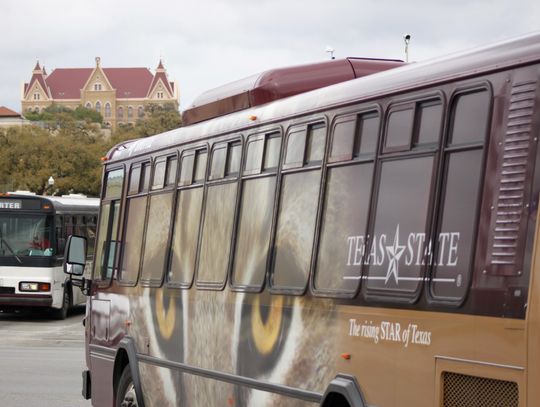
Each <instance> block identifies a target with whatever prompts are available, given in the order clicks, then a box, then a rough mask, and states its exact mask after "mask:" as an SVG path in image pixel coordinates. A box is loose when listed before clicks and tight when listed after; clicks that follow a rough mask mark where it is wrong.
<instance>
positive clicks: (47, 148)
mask: <svg viewBox="0 0 540 407" xmlns="http://www.w3.org/2000/svg"><path fill="white" fill-rule="evenodd" d="M34 115H35V116H34V117H35V119H36V120H46V123H48V125H47V126H44V127H45V128H41V127H38V126H23V127H12V128H9V129H7V130H0V146H1V148H0V165H2V169H3V171H2V172H0V192H5V191H7V190H29V191H32V192H35V193H37V194H44V193H52V192H54V193H55V194H57V195H61V194H67V193H71V192H75V193H83V194H86V195H89V196H98V195H99V192H100V184H101V174H102V171H103V167H102V163H101V157H103V156H104V155H105V154H106V153H107V151H109V150H110V148H111V147H113V146H114V145H115V144H118V143H119V142H122V141H125V140H129V139H133V138H140V137H146V136H150V135H153V134H157V133H162V132H164V131H168V130H171V129H174V128H177V127H179V126H181V124H182V121H181V117H180V113H179V112H178V111H177V110H176V108H175V106H174V105H166V106H163V107H161V106H157V105H151V106H149V107H148V108H147V110H146V115H145V117H144V118H141V119H140V120H138V121H137V123H136V124H135V125H134V126H124V127H121V128H119V129H118V130H117V131H116V132H115V133H114V134H113V136H112V137H111V138H110V139H107V138H105V137H104V135H103V133H102V130H101V125H100V123H101V121H102V118H101V115H100V114H99V113H97V112H95V111H93V110H90V109H86V108H84V107H82V106H80V107H78V108H77V109H75V110H71V109H67V108H64V107H62V106H57V105H53V106H50V107H49V108H47V109H45V111H44V112H42V113H40V114H34ZM51 176H52V177H53V178H54V179H55V184H54V191H50V190H48V189H47V188H48V182H47V181H48V179H49V177H51Z"/></svg>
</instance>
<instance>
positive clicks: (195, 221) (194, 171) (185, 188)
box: [167, 149, 207, 287]
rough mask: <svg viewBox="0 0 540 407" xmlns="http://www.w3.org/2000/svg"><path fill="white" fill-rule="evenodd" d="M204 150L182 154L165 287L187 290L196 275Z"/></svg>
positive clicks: (205, 154)
mask: <svg viewBox="0 0 540 407" xmlns="http://www.w3.org/2000/svg"><path fill="white" fill-rule="evenodd" d="M206 156H207V153H206V150H205V149H201V150H197V151H193V150H192V151H187V152H184V153H182V164H181V167H180V181H179V182H178V186H179V188H180V189H179V190H178V191H177V199H176V209H175V214H174V223H173V233H172V242H171V250H170V259H169V269H168V273H167V283H168V285H170V286H174V287H189V286H190V285H191V283H192V281H193V276H194V274H195V260H196V257H197V245H198V241H199V230H200V222H201V213H202V201H203V195H204V188H203V186H204V174H205V172H206Z"/></svg>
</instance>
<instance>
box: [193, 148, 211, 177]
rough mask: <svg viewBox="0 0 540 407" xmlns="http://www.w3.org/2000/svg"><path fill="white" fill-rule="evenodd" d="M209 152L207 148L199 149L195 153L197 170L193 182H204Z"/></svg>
mask: <svg viewBox="0 0 540 407" xmlns="http://www.w3.org/2000/svg"><path fill="white" fill-rule="evenodd" d="M207 157H208V153H207V152H206V150H197V152H196V154H195V170H194V171H193V174H194V178H193V182H196V183H200V182H204V178H205V176H206V161H207Z"/></svg>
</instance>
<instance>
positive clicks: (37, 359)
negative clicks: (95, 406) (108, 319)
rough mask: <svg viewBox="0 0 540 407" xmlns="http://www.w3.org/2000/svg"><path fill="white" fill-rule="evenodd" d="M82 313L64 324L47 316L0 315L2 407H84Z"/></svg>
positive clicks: (0, 385)
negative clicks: (82, 394) (32, 406)
mask: <svg viewBox="0 0 540 407" xmlns="http://www.w3.org/2000/svg"><path fill="white" fill-rule="evenodd" d="M83 317H84V308H79V309H76V310H74V311H72V312H71V313H70V315H69V316H68V318H67V319H65V320H64V321H56V320H53V319H51V318H50V316H49V315H47V314H26V315H25V314H3V313H0V394H2V402H1V404H2V406H4V407H20V406H25V405H34V406H43V407H83V406H90V402H89V401H86V400H84V399H83V398H82V396H81V371H82V370H83V369H84V366H85V357H84V330H83V329H84V327H83V326H82V319H83Z"/></svg>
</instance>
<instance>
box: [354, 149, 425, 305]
mask: <svg viewBox="0 0 540 407" xmlns="http://www.w3.org/2000/svg"><path fill="white" fill-rule="evenodd" d="M433 161H434V159H433V156H423V157H414V158H409V159H399V160H387V161H383V162H382V163H381V169H380V178H379V191H378V194H377V207H376V212H375V225H374V230H373V235H372V236H371V237H370V239H369V240H368V241H367V244H366V247H365V259H364V263H365V264H366V265H367V267H368V272H367V284H366V285H367V288H368V290H369V291H372V290H376V291H377V292H378V293H379V294H382V295H391V296H398V297H399V296H402V297H403V296H405V297H410V296H413V295H416V293H417V292H418V290H419V287H421V283H422V281H423V274H422V272H423V270H424V266H425V257H424V247H425V245H429V244H430V243H429V242H426V240H428V239H426V236H427V232H428V231H427V226H428V209H429V202H430V191H431V181H432V172H433Z"/></svg>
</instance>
